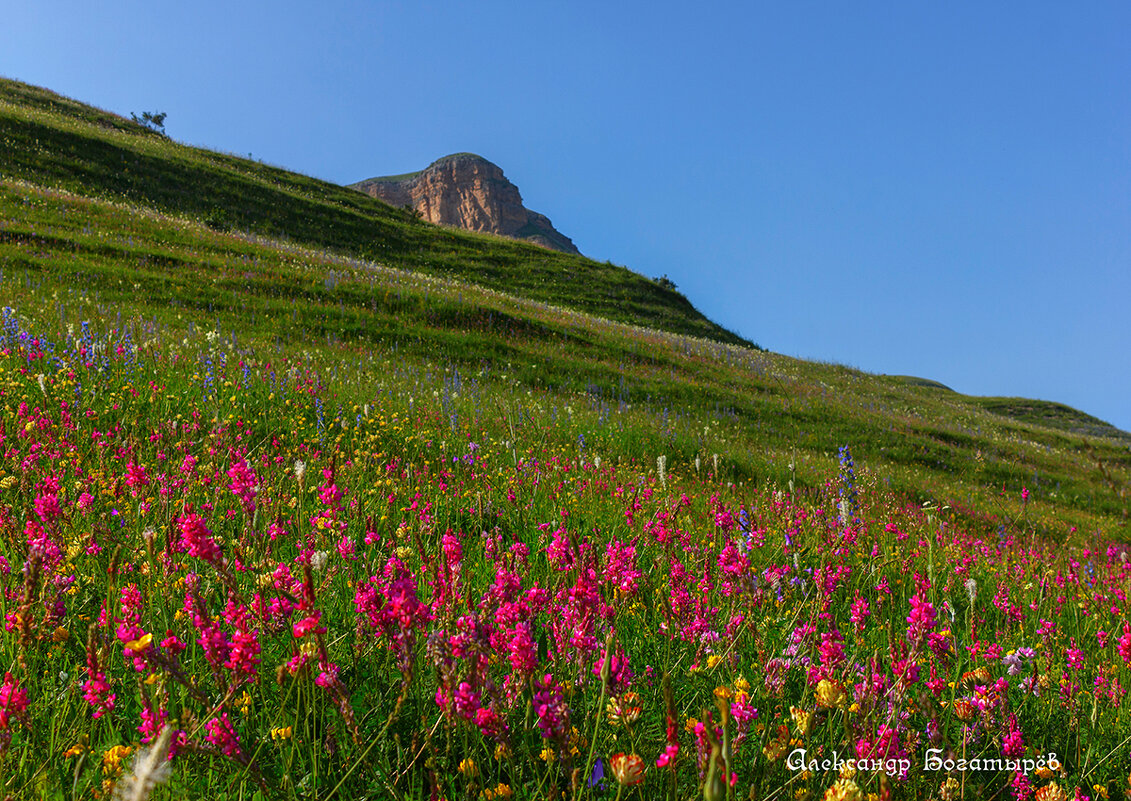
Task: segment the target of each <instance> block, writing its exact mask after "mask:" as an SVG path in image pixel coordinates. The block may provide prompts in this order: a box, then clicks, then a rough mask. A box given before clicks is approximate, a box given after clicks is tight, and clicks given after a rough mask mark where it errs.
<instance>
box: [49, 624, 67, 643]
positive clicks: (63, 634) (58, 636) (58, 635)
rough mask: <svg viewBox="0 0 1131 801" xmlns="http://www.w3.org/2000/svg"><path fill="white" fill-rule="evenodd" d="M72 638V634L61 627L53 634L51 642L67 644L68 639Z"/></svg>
mask: <svg viewBox="0 0 1131 801" xmlns="http://www.w3.org/2000/svg"><path fill="white" fill-rule="evenodd" d="M70 636H71V632H69V631H67V630H66V629H65V628H63V627H62V626H60V627H59V628H57V629H55V631H53V632H51V642H66V641H67V638H68V637H70Z"/></svg>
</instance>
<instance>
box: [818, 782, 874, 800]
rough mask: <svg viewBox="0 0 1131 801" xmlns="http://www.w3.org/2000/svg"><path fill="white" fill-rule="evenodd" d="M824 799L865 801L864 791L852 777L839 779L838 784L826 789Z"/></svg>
mask: <svg viewBox="0 0 1131 801" xmlns="http://www.w3.org/2000/svg"><path fill="white" fill-rule="evenodd" d="M823 801H864V793H863V792H861V790H860V787H859V786H858V785H857V784H856V782H854V781H852V779H838V780H837V782H836V784H834V785H833V786H832V787H830V788H829V789H828V790H825V797H824V800H823Z"/></svg>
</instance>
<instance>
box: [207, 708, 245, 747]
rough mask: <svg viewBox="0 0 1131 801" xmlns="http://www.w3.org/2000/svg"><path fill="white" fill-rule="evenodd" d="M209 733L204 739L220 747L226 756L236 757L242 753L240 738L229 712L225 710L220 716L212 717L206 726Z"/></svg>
mask: <svg viewBox="0 0 1131 801" xmlns="http://www.w3.org/2000/svg"><path fill="white" fill-rule="evenodd" d="M205 728H206V729H207V731H208V734H207V735H205V737H204V739H205V740H207V741H208V742H210V743H212V745H214V746H216V747H217V748H219V749H220V750H221V751H222V752H223V753H224V755H225V756H230V757H236V756H239V754H240V738H239V736H238V735H237V734H236V730H235V729H234V728H232V723H231V721H229V720H228V713H227V712H223V713H221V714H220V716H219V717H215V718H212V720H210V721H208V725H207V726H205Z"/></svg>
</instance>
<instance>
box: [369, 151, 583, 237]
mask: <svg viewBox="0 0 1131 801" xmlns="http://www.w3.org/2000/svg"><path fill="white" fill-rule="evenodd" d="M351 186H352V187H353V188H354V189H358V190H360V191H362V192H364V193H366V194H367V195H369V196H371V197H375V198H378V199H379V200H383V201H385V202H386V203H391V204H392V205H394V206H402V207H408V208H411V209H413V210H415V211H416V212H417V213H418V214H419V215H420V216H421V218H422V219H425V220H427V221H428V222H433V223H439V224H440V225H451V226H455V227H457V228H464V229H466V230H468V231H481V232H486V233H492V234H500V235H502V236H509V237H512V238H515V239H523V240H526V241H529V242H533V243H535V244H538V245H542V246H543V247H548V248H552V249H554V250H560V251H563V252H565V253H578V250H577V248H576V247H575V246H574V244H573V242H572V241H571V240H570V238H569V237H568V236H565V235H564V234H562V233H561V232H559V231H558V230H557V229H555V228H554V226H553V224H552V223H551V222H550V220H549V219H548V218H547V217H546V216H545V215H544V214H539V213H538V212H535V211H531V210H530V209H528V208H526V206H524V205H523V204H522V195H520V194H519V192H518V187H517V186H515V185H514V184H512V183H511V182H510V181H509V180H507V177H506V176H505V175H503V171H502V169H501V168H500V167H499V166H498V165H497V164H492V163H491V162H490V161H488V160H487V159H485V158H483V157H482V156H477V155H475V154H474V153H453V154H452V155H450V156H444V157H443V158H441V159H437V160H436V161H434V162H432V163H431V164H429V165H428V166H427V167H425V168H424V169H423V170H420V171H419V172H413V173H408V174H406V175H390V176H385V177H381V178H370V179H369V180H366V181H359V182H358V183H356V184H351Z"/></svg>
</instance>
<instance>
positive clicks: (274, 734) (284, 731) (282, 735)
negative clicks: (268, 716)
mask: <svg viewBox="0 0 1131 801" xmlns="http://www.w3.org/2000/svg"><path fill="white" fill-rule="evenodd" d="M294 732H295V730H294V727H293V726H282V727H280V728H277V729H271V739H272V740H289V739H291V737H292V735H294Z"/></svg>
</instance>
